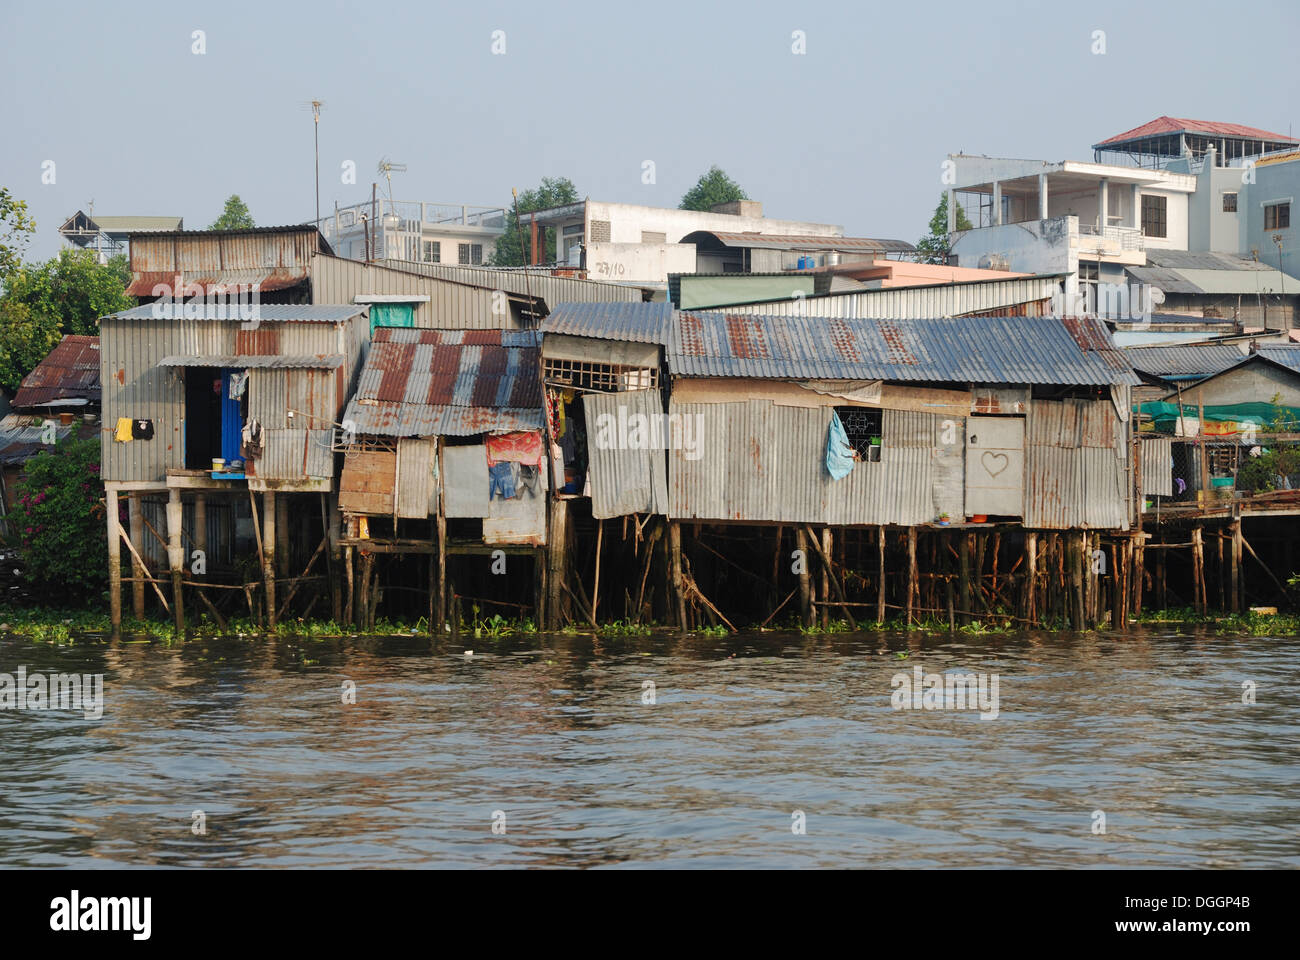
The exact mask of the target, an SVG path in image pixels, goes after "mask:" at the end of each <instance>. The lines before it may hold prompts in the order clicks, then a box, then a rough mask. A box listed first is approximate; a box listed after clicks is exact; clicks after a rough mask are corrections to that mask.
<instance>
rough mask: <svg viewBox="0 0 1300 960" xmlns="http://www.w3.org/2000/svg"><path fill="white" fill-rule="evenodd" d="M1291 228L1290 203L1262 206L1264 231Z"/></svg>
mask: <svg viewBox="0 0 1300 960" xmlns="http://www.w3.org/2000/svg"><path fill="white" fill-rule="evenodd" d="M1290 226H1291V201H1289V200H1288V201H1286V202H1285V203H1268V204H1265V205H1264V229H1265V230H1285V229H1287V228H1288V227H1290Z"/></svg>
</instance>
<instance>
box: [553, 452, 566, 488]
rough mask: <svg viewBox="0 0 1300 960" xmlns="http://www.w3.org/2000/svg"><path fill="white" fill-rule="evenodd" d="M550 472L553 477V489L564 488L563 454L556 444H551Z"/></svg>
mask: <svg viewBox="0 0 1300 960" xmlns="http://www.w3.org/2000/svg"><path fill="white" fill-rule="evenodd" d="M551 471H552V475H553V476H554V477H555V489H557V490H558V489H560V487H562V486H564V452H563V451H562V450H560V445H559V444H558V443H553V444H551Z"/></svg>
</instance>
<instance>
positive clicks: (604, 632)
mask: <svg viewBox="0 0 1300 960" xmlns="http://www.w3.org/2000/svg"><path fill="white" fill-rule="evenodd" d="M1134 625H1136V626H1145V627H1151V626H1159V627H1164V628H1169V627H1181V626H1186V627H1191V626H1196V627H1203V628H1210V629H1212V630H1213V631H1214V632H1216V633H1221V634H1237V635H1243V636H1259V637H1263V636H1274V637H1277V636H1296V635H1300V616H1297V615H1293V614H1282V613H1278V614H1255V613H1247V614H1218V615H1216V614H1207V615H1200V614H1197V613H1196V612H1195V611H1194V610H1192V609H1190V608H1175V609H1169V610H1148V611H1143V613H1142V614H1141V615H1140V616H1139V617H1137V618H1135V620H1134ZM1022 629H1023V626H1022V625H1019V624H1017V623H1016V622H1015V620H1014V618H1011V617H997V616H994V617H992V618H990V619H989V620H980V621H975V622H973V623H969V624H966V625H964V626H958V627H956V628H950V627H949V625H948V623H947V622H946V621H943V620H938V619H930V620H923V621H920V622H916V623H912V624H907V623H904V622H902V621H900V620H888V621H886V622H885V623H875V622H874V621H872V622H865V623H858V624H857V625H856V628H855V627H854V626H851V625H850V624H849V623H848V622H847V621H846V620H836V619H832V620H829V621H828V622H827V624H826V625H825V626H822V625H820V624H818V625H814V626H811V627H805V626H802V625H800V624H798V623H797V622H795V621H793V620H791V621H789V622H781V623H776V624H771V625H768V626H766V627H751V628H749V629H748V630H747V631H745V632H759V633H762V632H769V633H775V632H782V631H784V632H797V633H802V634H805V635H819V634H838V633H854V632H857V633H899V632H910V633H927V634H929V633H933V634H948V633H952V634H965V635H976V636H988V635H996V634H1010V633H1014V632H1018V631H1020V630H1022ZM1039 629H1041V630H1044V631H1047V632H1057V631H1065V630H1069V629H1070V627H1069V625H1068V624H1067V623H1064V622H1062V623H1057V624H1044V625H1043V626H1042V627H1041V628H1039ZM111 632H112V624H111V621H110V619H109V615H108V614H107V613H100V612H97V611H91V610H67V609H57V608H43V607H32V608H9V609H5V608H0V635H7V634H11V635H15V636H22V637H27V638H29V639H32V640H37V641H41V642H48V643H60V642H68V641H71V640H73V639H75V638H77V637H81V636H86V635H93V634H109V633H111ZM538 632H539V631H538V629H537V625H536V623H535V622H534V621H533V620H532V619H531V618H528V617H524V618H518V619H510V618H506V617H502V616H499V615H494V616H491V617H481V616H478V613H477V611H475V615H474V617H473V618H472V619H467V620H466V621H465V622H463V623H462V624H461V626H460V630H459V631H458V633H459V635H460V636H461V637H462V638H464V639H467V640H468V639H474V640H495V639H499V638H503V637H513V636H528V635H534V634H537V633H538ZM556 632H557V633H559V634H562V635H577V636H597V637H648V636H651V635H653V634H657V633H676V632H678V631H677V630H676V628H675V627H671V626H663V625H659V624H641V623H633V622H630V621H622V620H615V621H611V622H608V623H600V624H597V625H596V626H594V627H593V626H591V625H589V624H579V625H570V626H567V627H565V628H563V629H561V630H559V631H556ZM689 632H690V633H692V634H696V635H701V636H718V637H723V636H727V635H729V634H730V633H731V631H729V630H727V628H726V627H723V626H715V627H704V628H700V629H697V630H692V631H689ZM1096 632H1099V633H1105V632H1107V630H1106V628H1104V627H1103V628H1101V629H1100V630H1098V631H1096ZM451 633H452V631H451V630H450V628H448V629H447V631H446V635H450V634H451ZM122 635H123V636H129V637H137V638H152V639H156V640H163V641H171V640H175V639H176V633H175V627H174V626H173V624H172V622H171V620H162V619H156V620H155V619H146V620H134V619H127V620H124V621H123V623H122ZM428 635H429V623H428V621H427V620H425V619H424V618H423V617H421V618H419V619H417V620H415V621H414V622H405V621H400V620H398V621H394V620H386V619H385V620H379V621H377V622H376V623H375V626H374V629H372V630H366V631H358V630H356V629H353V628H352V627H350V626H347V625H344V624H338V623H335V622H334V621H333V620H303V619H297V620H290V621H285V622H281V623H279V624H277V625H276V628H275V629H274V630H267V629H266V628H265V627H264V626H262V625H260V624H258V623H255V622H254V621H252V620H248V619H240V618H235V619H232V620H230V621H229V622H228V623H227V625H226V629H224V630H222V629H220V628H219V627H218V625H217V624H216V623H214V622H212V621H211V620H208V619H206V618H204V619H202V620H200V621H199V622H197V623H195V624H192V625H191V626H190V627H189V628H187V630H186V636H187V637H218V636H221V637H235V638H243V639H249V640H255V639H259V638H265V637H300V638H307V639H312V638H319V639H322V640H323V639H336V638H340V637H362V636H366V637H418V636H428Z"/></svg>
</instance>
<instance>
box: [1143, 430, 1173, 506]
mask: <svg viewBox="0 0 1300 960" xmlns="http://www.w3.org/2000/svg"><path fill="white" fill-rule="evenodd" d="M1138 450H1139V451H1141V457H1142V493H1143V494H1145V495H1146V496H1148V497H1151V496H1156V497H1172V496H1173V495H1174V441H1173V438H1172V437H1143V438H1142V442H1141V443H1140V444H1138Z"/></svg>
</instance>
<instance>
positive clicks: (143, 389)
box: [100, 318, 339, 483]
mask: <svg viewBox="0 0 1300 960" xmlns="http://www.w3.org/2000/svg"><path fill="white" fill-rule="evenodd" d="M240 326H241V324H240V323H239V322H238V321H231V320H160V319H154V318H149V319H144V320H106V321H104V322H103V323H101V324H100V378H101V382H102V384H103V390H104V393H103V421H102V423H103V431H102V433H101V438H102V442H101V447H100V451H101V455H102V464H103V467H102V470H103V476H104V479H105V480H110V481H148V482H155V483H156V482H162V481H163V480H165V479H166V475H167V470H168V469H170V468H179V467H182V466H184V464H185V445H184V437H185V434H184V416H185V382H184V370H183V368H173V369H166V368H161V367H159V366H158V362H159V361H160V360H162V359H163V358H164V357H168V356H174V355H187V356H198V357H202V356H220V355H233V354H235V353H236V352H237V350H236V346H237V344H236V340H237V337H238V336H239V334H240V332H241V331H240ZM258 330H259V332H261V333H265V334H274V335H275V336H276V337H278V341H279V351H278V352H279V353H281V354H285V355H304V354H305V355H316V354H331V353H336V352H338V342H339V333H338V328H337V326H336V325H335V324H332V323H275V324H271V323H263V324H261V325H260V327H259V328H258ZM244 333H245V334H247V333H248V331H244ZM336 377H337V374H336V373H335V371H332V370H331V371H307V370H291V371H286V370H254V371H253V373H252V376H251V377H250V380H249V389H250V390H251V391H252V392H251V394H250V395H249V403H250V405H251V409H252V410H253V413H252V416H255V417H257V418H258V419H259V420H262V422H263V424H264V425H266V424H271V425H272V426H279V425H284V426H287V425H288V424H287V421H285V412H286V409H287V406H286V404H287V403H288V398H289V396H290V393H289V390H288V386H287V384H288V383H289V382H290V380H291V379H296V378H308V379H310V380H311V382H312V383H313V384H314V386H313V388H312V389H313V390H319V389H325V390H326V400H325V402H326V406H328V405H329V404H336V406H337V400H338V398H337V397H336V396H335V395H334V388H333V384H334V383H335V382H336ZM321 378H324V380H325V381H327V382H328V384H329V385H328V386H326V387H322V385H321V384H322V379H321ZM264 385H269V386H264ZM303 389H304V390H305V389H306V388H305V387H304V388H303ZM119 417H127V418H129V419H141V420H146V419H147V420H153V422H154V438H153V439H152V440H132V441H131V442H130V443H118V442H116V441H115V440H114V439H113V430H114V428H115V426H116V423H117V419H118V418H119ZM300 432H301V431H300ZM296 449H297V452H298V454H299V457H300V458H301V454H302V452H303V446H302V444H301V443H299V444H298V445H297V448H296ZM268 453H270V450H269V449H268ZM286 456H287V454H286ZM260 475H263V476H269V474H260ZM300 475H301V474H300V473H299V474H294V476H300ZM326 475H328V474H326Z"/></svg>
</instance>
